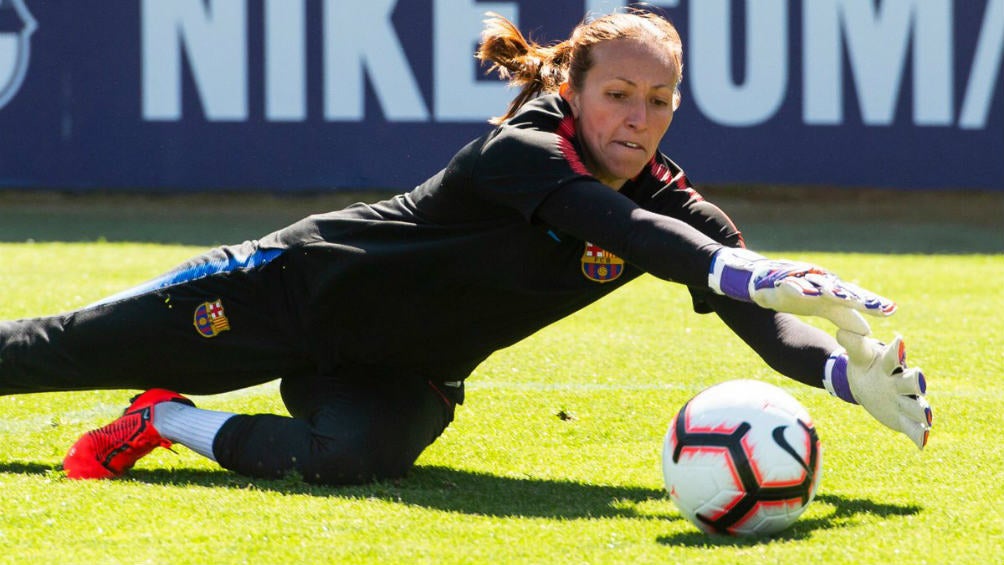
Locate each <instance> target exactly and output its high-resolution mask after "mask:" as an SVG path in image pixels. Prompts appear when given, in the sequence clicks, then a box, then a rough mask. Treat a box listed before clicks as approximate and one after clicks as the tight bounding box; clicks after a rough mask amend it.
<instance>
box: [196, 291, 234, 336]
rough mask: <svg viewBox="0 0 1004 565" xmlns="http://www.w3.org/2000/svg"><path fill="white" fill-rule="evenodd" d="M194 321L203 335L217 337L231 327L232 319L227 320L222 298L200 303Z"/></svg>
mask: <svg viewBox="0 0 1004 565" xmlns="http://www.w3.org/2000/svg"><path fill="white" fill-rule="evenodd" d="M194 323H195V329H196V330H197V331H198V332H199V335H201V336H202V337H216V336H218V335H220V333H222V332H225V331H227V330H229V329H230V320H227V316H226V313H225V312H224V311H223V301H222V300H220V299H217V300H214V301H212V302H203V303H202V304H200V305H199V306H198V307H197V308H196V309H195V322H194Z"/></svg>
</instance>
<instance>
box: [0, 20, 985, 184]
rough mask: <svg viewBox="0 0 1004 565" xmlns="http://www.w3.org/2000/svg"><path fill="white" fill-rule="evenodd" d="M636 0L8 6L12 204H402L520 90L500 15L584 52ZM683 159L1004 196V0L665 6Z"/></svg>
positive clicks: (744, 171) (675, 144) (3, 87)
mask: <svg viewBox="0 0 1004 565" xmlns="http://www.w3.org/2000/svg"><path fill="white" fill-rule="evenodd" d="M626 4H628V2H627V1H622V0H548V1H546V2H544V1H540V0H496V1H480V0H100V1H99V0H0V187H18V188H59V189H73V190H88V189H111V190H117V189H125V190H130V189H140V190H158V191H184V190H204V189H261V190H274V191H307V190H318V189H327V188H332V187H338V188H400V189H405V188H409V187H411V186H413V185H416V184H418V183H420V182H421V181H422V180H424V179H425V178H426V177H428V176H430V175H432V174H434V173H435V172H436V171H437V170H438V169H439V168H441V167H442V166H444V165H445V163H446V162H447V160H448V159H449V158H450V156H451V155H452V154H453V153H454V152H455V151H456V150H457V149H458V148H459V147H460V146H462V145H463V144H464V143H466V142H467V141H468V140H470V139H472V138H474V137H477V136H479V135H481V134H482V133H484V132H485V131H486V130H487V128H488V125H487V124H486V120H487V119H488V118H489V117H491V116H495V115H499V114H500V113H502V112H503V111H504V109H505V107H506V105H507V103H508V101H509V99H510V98H511V97H512V95H513V94H514V93H513V92H512V91H511V90H508V89H507V88H506V86H505V85H504V84H502V83H501V82H499V81H497V80H495V79H492V78H490V77H485V76H484V72H483V69H482V68H479V66H478V64H477V62H476V61H475V60H474V58H473V56H472V55H473V52H474V48H475V45H476V44H477V41H478V36H479V34H480V31H481V27H482V23H481V22H482V20H483V19H484V17H485V16H484V15H485V13H486V12H488V11H493V12H498V13H500V14H503V15H505V16H507V17H509V18H510V19H512V20H513V21H514V22H516V23H517V24H518V25H519V26H520V27H521V29H523V30H524V31H526V32H528V33H529V35H530V36H531V37H533V38H534V39H536V40H537V41H540V42H551V41H555V40H559V39H563V38H565V37H567V35H568V34H569V32H570V31H571V29H572V28H573V27H574V25H575V24H576V23H577V22H578V21H579V20H581V18H582V17H583V15H584V14H586V13H602V12H606V11H610V10H614V9H618V8H620V7H622V6H624V5H626ZM649 4H650V5H655V6H658V7H659V9H661V10H662V11H663V13H664V14H665V15H666V16H667V17H669V18H670V19H671V20H672V21H673V22H674V23H675V24H676V25H677V27H678V28H679V29H680V32H681V35H682V36H683V39H684V53H685V69H684V82H683V85H682V87H681V90H682V92H683V106H682V107H681V108H680V110H679V112H678V113H677V116H676V119H675V121H674V123H673V126H672V127H671V128H670V131H669V134H668V135H667V136H666V139H665V141H664V144H663V150H664V151H665V152H666V153H668V154H669V155H670V156H671V157H673V158H674V159H675V160H676V161H678V162H679V163H680V164H681V165H682V166H683V167H684V168H685V169H686V170H687V171H688V173H689V174H690V176H691V177H692V178H693V179H694V181H695V182H697V183H698V184H721V183H770V184H800V185H804V184H808V185H841V186H879V187H896V188H907V189H914V188H943V189H953V188H979V189H993V190H1004V86H1002V81H1004V76H1002V75H1004V73H1002V59H1004V0H662V1H654V2H649Z"/></svg>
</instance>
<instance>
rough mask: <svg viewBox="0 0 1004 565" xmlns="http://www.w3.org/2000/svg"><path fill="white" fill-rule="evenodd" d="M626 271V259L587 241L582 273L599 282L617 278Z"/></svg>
mask: <svg viewBox="0 0 1004 565" xmlns="http://www.w3.org/2000/svg"><path fill="white" fill-rule="evenodd" d="M623 272H624V260H623V259H621V258H620V257H618V256H616V255H614V254H613V253H610V252H609V251H606V250H604V249H602V248H600V247H598V246H596V245H593V244H592V243H589V242H588V241H587V242H586V250H585V251H584V252H583V253H582V274H583V275H586V278H587V279H589V280H591V281H593V282H598V283H608V282H610V281H612V280H616V279H617V277H619V276H621V273H623Z"/></svg>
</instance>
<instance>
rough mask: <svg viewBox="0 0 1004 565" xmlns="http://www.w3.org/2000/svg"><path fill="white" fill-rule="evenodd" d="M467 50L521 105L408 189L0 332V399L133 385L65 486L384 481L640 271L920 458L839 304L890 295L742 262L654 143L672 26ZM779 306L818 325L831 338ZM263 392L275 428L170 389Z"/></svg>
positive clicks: (909, 428) (864, 306)
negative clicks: (143, 468) (276, 403)
mask: <svg viewBox="0 0 1004 565" xmlns="http://www.w3.org/2000/svg"><path fill="white" fill-rule="evenodd" d="M477 55H478V57H479V58H480V59H481V60H483V61H486V62H489V63H491V64H492V65H493V67H492V68H493V69H494V70H497V71H498V73H499V74H500V75H501V76H502V77H503V78H507V79H509V81H510V82H511V83H512V84H513V85H515V86H517V87H519V88H521V91H520V92H519V95H518V96H517V97H516V98H515V100H514V101H513V102H512V104H511V105H510V107H509V109H508V111H507V112H506V113H505V115H504V116H502V117H500V118H498V119H496V120H494V121H493V123H494V126H495V127H494V129H492V130H491V131H489V132H487V133H486V134H485V135H484V136H482V137H480V138H478V139H476V140H474V141H472V142H471V143H470V144H468V145H467V146H465V147H463V148H462V149H460V151H459V152H458V153H457V154H456V156H455V157H453V159H452V160H451V161H450V162H449V163H448V164H447V165H446V167H445V168H444V169H443V170H442V171H440V172H439V173H437V174H436V175H435V176H433V177H432V178H430V179H428V180H427V181H425V182H424V183H422V184H421V185H419V186H418V187H417V188H415V189H414V190H412V191H411V192H408V193H406V194H401V195H399V196H396V197H394V198H392V199H389V200H386V201H384V202H380V203H377V204H373V205H364V204H357V205H354V206H350V207H348V208H346V209H344V210H341V211H337V212H331V213H327V214H320V215H316V216H311V217H309V218H306V219H304V220H302V221H300V222H297V223H295V224H293V225H291V226H289V227H287V228H285V229H282V230H280V231H277V232H275V233H272V234H269V235H266V236H264V237H263V238H261V239H260V240H257V241H249V242H246V243H244V244H242V245H236V246H226V247H220V248H217V249H214V250H212V251H209V252H208V253H206V254H205V255H202V256H200V257H197V258H195V259H192V260H191V261H189V262H187V263H185V264H184V265H182V266H180V267H179V268H177V269H175V270H173V271H171V272H170V273H168V274H167V275H165V276H163V277H161V278H159V279H156V280H154V281H151V282H149V283H147V284H145V285H142V286H140V287H138V288H135V289H132V290H129V291H126V292H124V293H122V294H119V295H116V296H113V297H110V298H108V299H106V300H103V301H101V302H100V303H98V304H94V305H91V306H88V307H86V308H83V309H80V310H77V311H74V312H70V313H66V314H62V315H58V316H53V317H45V318H38V319H26V320H18V321H11V322H4V323H0V394H15V393H26V392H40V391H63V390H80V389H108V388H133V389H146V390H147V392H145V393H143V394H141V395H140V396H138V397H137V398H135V399H134V400H133V402H132V404H131V405H130V406H129V407H128V408H127V409H126V411H125V415H124V416H122V417H121V418H119V419H118V420H116V421H114V422H112V423H111V424H109V425H107V426H105V427H103V428H100V429H97V430H94V431H91V432H88V433H87V434H85V435H84V436H83V437H81V438H80V439H79V440H78V441H77V442H76V444H75V445H74V446H73V447H72V448H71V449H70V451H69V453H68V454H67V456H66V458H65V460H64V468H65V470H66V472H67V474H68V475H69V476H70V477H73V478H105V477H115V476H118V475H121V474H122V473H124V472H126V471H127V470H128V469H129V468H131V467H132V466H133V465H134V464H135V462H136V461H137V460H138V459H139V458H140V457H143V456H144V455H146V454H147V453H149V452H150V451H151V450H152V449H154V448H155V447H157V446H168V445H170V444H171V443H172V442H176V443H180V444H182V445H185V446H188V447H190V448H192V449H193V450H195V451H196V452H198V453H200V454H202V455H204V456H206V457H210V458H212V459H214V460H216V461H217V462H218V463H219V464H220V465H221V466H223V467H224V468H227V469H231V470H233V471H236V472H238V473H242V474H245V475H249V476H254V477H279V476H282V475H283V474H285V473H288V472H292V471H295V472H298V473H300V474H301V475H302V476H303V477H304V478H305V479H306V480H308V481H312V482H318V483H326V484H346V483H358V482H365V481H369V480H373V479H386V478H393V477H399V476H401V475H403V474H405V473H406V472H407V471H408V469H409V468H410V467H411V466H412V465H413V463H414V461H415V459H416V458H417V457H418V455H419V454H420V453H421V452H422V450H423V449H424V448H425V447H426V446H428V445H429V444H430V443H432V442H433V441H434V440H435V439H436V438H437V437H438V436H439V435H440V434H441V433H442V431H443V430H444V429H445V428H446V426H447V425H449V423H450V422H451V421H452V419H453V416H454V409H455V406H456V405H457V404H459V403H461V402H462V401H463V382H464V379H465V378H466V377H467V376H468V375H469V374H470V373H471V372H472V371H473V370H474V368H475V367H477V366H478V364H479V363H481V362H482V361H483V360H484V359H485V358H487V357H488V356H489V355H491V354H492V352H494V351H496V350H498V349H500V348H503V347H506V346H509V345H511V344H513V343H515V342H517V341H519V340H521V339H523V338H524V337H526V336H528V335H530V334H532V333H534V332H535V331H537V330H539V329H540V328H542V327H544V326H546V325H548V324H550V323H552V322H554V321H555V320H558V319H560V318H562V317H564V316H566V315H568V314H570V313H572V312H575V311H576V310H579V309H580V308H583V307H585V306H586V305H588V304H591V303H592V302H594V301H596V300H598V299H599V298H601V297H603V296H604V295H606V294H608V293H610V292H611V291H613V290H614V289H616V288H618V287H620V286H622V285H623V284H625V283H627V282H628V281H630V280H632V279H634V278H635V277H637V276H639V275H640V274H642V273H643V272H648V273H651V274H652V275H654V276H656V277H659V278H661V279H664V280H666V281H672V282H676V283H680V284H684V285H686V286H687V287H688V288H689V290H690V293H691V294H692V296H693V305H694V309H695V310H696V311H697V312H701V313H707V312H715V313H716V314H717V315H718V316H719V317H720V318H721V319H722V320H724V322H725V323H726V324H727V325H728V326H729V327H730V328H731V329H732V330H733V331H734V332H735V333H736V334H738V335H739V337H741V338H742V339H743V340H745V341H746V342H747V343H748V344H749V345H750V346H751V347H752V348H753V349H754V350H755V351H756V352H757V353H758V354H759V355H760V356H761V357H762V358H763V359H764V360H765V361H766V362H767V363H768V364H769V365H770V366H771V367H773V368H774V369H776V370H777V371H779V372H780V373H782V374H784V375H787V376H789V377H791V378H793V379H796V380H798V381H801V382H803V383H805V384H808V385H810V386H815V387H826V388H827V389H828V390H829V391H830V392H831V393H832V394H834V395H836V396H838V397H840V398H842V399H843V400H846V401H849V402H858V403H860V404H862V405H863V406H864V408H865V409H867V410H868V411H869V412H870V413H871V414H872V415H873V416H875V417H876V418H877V419H879V420H880V421H881V422H882V423H883V424H885V425H887V426H889V427H891V428H892V429H894V430H897V431H900V432H903V433H905V434H906V435H908V436H909V437H910V439H912V440H913V441H914V442H915V443H916V444H917V445H918V446H921V447H923V445H924V444H925V442H926V440H927V434H928V430H929V429H930V425H931V410H930V407H929V406H928V404H927V402H926V400H925V399H924V396H923V394H924V389H925V384H924V379H923V376H922V375H921V373H920V371H919V370H917V369H906V368H905V366H904V364H903V352H902V347H901V342H900V341H899V340H898V339H897V340H896V341H894V342H893V343H892V344H891V345H888V346H886V345H883V344H880V343H879V342H877V341H875V340H872V339H869V338H866V337H864V336H865V335H867V334H868V333H869V331H868V325H867V323H866V322H865V321H864V319H863V318H862V317H861V316H860V315H859V314H858V312H859V311H860V312H865V313H868V314H873V315H879V316H882V315H889V314H891V313H892V311H893V310H894V309H895V305H894V304H892V303H891V302H889V301H887V300H885V299H884V298H881V297H879V296H876V295H874V294H872V293H870V292H867V291H865V290H863V289H860V288H856V287H853V286H851V285H848V284H846V283H844V282H842V281H841V280H840V279H839V278H837V277H836V276H835V275H833V274H831V273H829V272H827V271H825V270H823V269H821V268H818V267H814V266H811V265H805V264H798V263H792V262H787V261H772V260H768V259H766V258H764V257H762V256H760V255H757V254H755V253H752V252H750V251H747V250H745V249H743V247H744V246H743V240H742V237H741V235H740V232H739V231H738V230H737V229H736V227H735V226H734V225H733V223H732V222H731V221H730V220H729V218H728V217H727V216H726V215H725V214H724V213H722V212H721V211H720V210H719V209H718V208H717V207H715V206H714V205H712V204H710V203H709V202H707V201H705V200H703V199H702V198H701V196H700V195H699V194H698V193H697V192H695V191H694V189H693V188H692V187H691V184H690V182H689V181H688V180H687V178H686V177H685V176H684V174H683V171H682V170H681V169H680V168H679V167H678V166H677V165H676V164H675V163H674V162H672V161H671V160H670V159H669V158H668V157H667V156H666V155H664V154H662V153H661V152H660V151H659V144H660V142H661V141H662V138H663V135H664V134H665V133H666V130H667V128H668V127H669V125H670V122H671V121H672V119H673V113H674V112H675V110H676V109H677V107H678V106H679V103H680V94H679V91H678V89H677V87H678V85H679V83H680V80H681V76H682V60H683V56H682V46H681V41H680V38H679V35H678V34H677V32H676V30H675V29H674V28H673V26H672V25H671V24H670V23H669V22H667V21H666V20H664V19H662V18H661V17H659V16H657V15H653V14H650V13H645V12H627V13H617V14H613V15H608V16H604V17H601V18H598V19H594V20H592V21H588V22H584V23H582V24H581V25H579V26H578V27H577V28H576V29H575V30H574V31H573V33H572V34H571V37H570V38H569V39H568V40H567V41H564V42H562V43H560V44H558V45H555V46H552V47H542V46H539V45H536V44H533V43H529V42H527V41H526V39H525V38H524V37H523V36H522V35H521V34H520V32H519V31H518V30H517V29H516V28H515V27H514V26H513V25H512V24H511V23H510V22H509V21H507V20H505V19H503V18H500V17H494V18H492V19H490V20H489V21H488V22H487V26H486V29H485V31H484V34H483V42H482V44H481V45H480V47H479V50H478V53H477ZM387 159H388V166H392V161H393V155H388V156H387ZM782 312H785V313H782ZM792 314H797V315H820V316H824V317H826V318H828V319H830V320H832V321H834V322H835V323H836V324H837V325H838V326H839V327H840V328H841V330H840V331H838V332H837V336H838V339H839V340H840V343H838V341H836V340H834V339H833V338H832V337H831V336H830V335H829V334H827V333H825V332H823V331H820V330H818V329H815V328H813V327H811V326H809V325H808V324H805V323H803V322H801V321H799V320H798V319H797V318H795V317H794V316H792ZM708 354H709V355H710V352H709V353H708ZM276 378H279V379H281V387H280V390H281V395H282V399H283V402H284V403H285V405H286V407H287V409H288V410H289V413H290V416H291V417H280V416H276V415H236V414H230V413H225V412H214V411H207V410H201V409H198V408H195V407H194V406H193V404H192V403H191V401H189V400H188V399H187V398H185V397H184V396H181V394H183V393H187V394H213V393H220V392H224V391H229V390H234V389H237V388H242V387H248V386H251V385H256V384H260V383H264V382H267V381H270V380H273V379H276Z"/></svg>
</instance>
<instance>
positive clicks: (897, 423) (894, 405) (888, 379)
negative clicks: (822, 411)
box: [823, 330, 933, 449]
mask: <svg viewBox="0 0 1004 565" xmlns="http://www.w3.org/2000/svg"><path fill="white" fill-rule="evenodd" d="M837 342H838V343H840V345H841V346H843V347H844V348H845V349H846V351H837V352H835V353H834V354H833V355H831V356H830V359H829V361H827V363H826V375H825V377H824V379H823V385H824V386H825V387H826V390H827V391H829V392H830V394H832V395H834V396H836V397H838V398H840V399H842V400H845V401H847V402H851V403H855V404H860V405H861V406H862V407H864V409H865V410H867V411H868V413H869V414H871V415H872V417H874V418H875V419H876V420H878V421H879V422H881V423H882V424H884V425H886V426H888V427H889V428H892V429H893V430H895V431H897V432H902V433H904V434H906V435H907V437H909V438H910V439H911V440H913V443H915V444H917V447H919V448H921V449H924V446H925V445H927V437H928V435H929V434H930V433H931V424H932V422H933V413H932V411H931V405H930V404H928V402H927V399H926V398H925V397H924V393H925V392H926V391H927V382H926V381H925V379H924V373H922V372H921V370H920V369H917V368H907V366H906V348H905V346H904V345H903V338H902V337H901V336H899V335H897V336H896V339H894V340H893V341H892V343H890V344H888V345H886V344H884V343H881V342H879V341H877V340H874V339H871V338H868V337H863V336H860V335H857V334H855V333H852V332H849V331H845V330H838V331H837Z"/></svg>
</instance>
